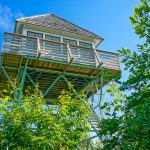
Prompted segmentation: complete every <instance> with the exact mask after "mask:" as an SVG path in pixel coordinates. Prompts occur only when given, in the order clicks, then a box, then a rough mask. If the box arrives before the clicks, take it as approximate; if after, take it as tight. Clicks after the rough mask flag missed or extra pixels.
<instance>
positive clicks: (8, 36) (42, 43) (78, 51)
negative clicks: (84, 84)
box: [3, 33, 120, 70]
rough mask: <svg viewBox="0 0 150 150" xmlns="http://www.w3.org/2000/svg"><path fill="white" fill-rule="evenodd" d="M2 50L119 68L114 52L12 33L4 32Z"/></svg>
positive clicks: (94, 65)
mask: <svg viewBox="0 0 150 150" xmlns="http://www.w3.org/2000/svg"><path fill="white" fill-rule="evenodd" d="M3 52H4V53H13V54H17V55H25V56H31V57H37V58H43V59H49V60H56V61H61V62H65V63H72V64H78V65H87V66H92V67H96V68H97V67H100V66H103V67H105V68H108V69H114V70H119V69H120V66H119V57H118V54H116V53H111V52H107V51H101V50H95V49H90V48H84V47H80V46H75V45H70V44H65V43H59V42H54V41H50V40H47V39H39V38H34V37H28V36H24V35H20V34H14V33H5V35H4V40H3Z"/></svg>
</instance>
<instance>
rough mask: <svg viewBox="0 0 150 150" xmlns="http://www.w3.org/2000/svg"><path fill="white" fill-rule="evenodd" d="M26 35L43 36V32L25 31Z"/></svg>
mask: <svg viewBox="0 0 150 150" xmlns="http://www.w3.org/2000/svg"><path fill="white" fill-rule="evenodd" d="M27 36H32V37H36V38H43V34H41V33H36V32H30V31H28V32H27Z"/></svg>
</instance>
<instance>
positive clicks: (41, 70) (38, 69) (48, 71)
mask: <svg viewBox="0 0 150 150" xmlns="http://www.w3.org/2000/svg"><path fill="white" fill-rule="evenodd" d="M3 67H4V68H6V69H12V70H18V68H17V67H7V66H3ZM28 70H34V71H39V72H43V73H56V74H62V71H56V70H52V69H41V68H32V67H29V66H28ZM63 74H64V75H69V76H74V77H85V78H89V79H90V78H91V79H92V78H95V76H89V75H85V74H78V73H70V72H64V73H63Z"/></svg>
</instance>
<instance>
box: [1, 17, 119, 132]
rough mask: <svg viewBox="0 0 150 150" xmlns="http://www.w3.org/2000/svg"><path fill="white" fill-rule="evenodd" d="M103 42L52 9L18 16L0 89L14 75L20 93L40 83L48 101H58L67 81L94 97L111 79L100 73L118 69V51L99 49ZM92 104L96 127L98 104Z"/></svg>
mask: <svg viewBox="0 0 150 150" xmlns="http://www.w3.org/2000/svg"><path fill="white" fill-rule="evenodd" d="M102 41H103V39H102V38H101V37H100V36H98V35H96V34H94V33H92V32H90V31H87V30H85V29H83V28H81V27H79V26H77V25H75V24H73V23H71V22H69V21H66V20H64V19H62V18H60V17H57V16H55V15H53V14H46V15H37V16H31V17H23V18H20V19H17V20H16V22H15V28H14V33H4V39H3V45H2V52H1V54H0V91H1V90H2V89H4V88H5V86H6V84H7V82H8V81H9V82H10V84H11V82H12V81H11V78H17V81H18V82H19V83H20V85H21V91H20V92H23V91H24V90H25V89H26V87H27V86H28V85H31V86H35V85H36V83H38V84H39V90H40V91H42V93H43V94H44V97H45V98H46V100H47V103H48V104H55V103H57V102H58V100H57V97H58V96H59V95H60V92H61V91H62V90H63V89H66V88H68V86H67V83H68V82H70V83H72V84H73V86H74V88H75V90H76V91H77V92H80V91H82V90H85V91H86V92H87V95H88V97H90V96H91V95H92V94H94V93H96V92H97V91H99V90H101V89H102V87H103V86H104V85H105V84H106V83H108V82H109V80H106V79H103V78H102V70H103V69H106V70H107V71H108V72H110V73H112V74H116V73H118V72H120V64H119V57H118V54H116V53H112V52H108V51H104V50H98V49H97V46H98V45H99V44H100V43H101V42H102ZM97 101H98V100H97ZM98 104H99V105H100V103H99V102H98ZM91 108H92V109H93V116H94V119H93V121H91V122H93V130H94V131H95V132H96V121H95V120H97V119H98V118H97V116H96V112H95V111H94V109H95V108H96V107H95V106H94V107H92V105H91ZM94 122H95V123H94Z"/></svg>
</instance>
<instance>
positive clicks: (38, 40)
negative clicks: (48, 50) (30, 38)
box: [37, 38, 41, 58]
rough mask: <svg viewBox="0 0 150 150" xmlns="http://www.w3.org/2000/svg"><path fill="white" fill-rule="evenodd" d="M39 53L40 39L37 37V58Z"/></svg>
mask: <svg viewBox="0 0 150 150" xmlns="http://www.w3.org/2000/svg"><path fill="white" fill-rule="evenodd" d="M40 55H41V52H40V39H39V38H37V58H39V57H40Z"/></svg>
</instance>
